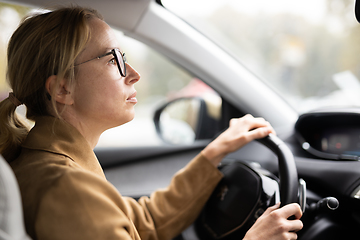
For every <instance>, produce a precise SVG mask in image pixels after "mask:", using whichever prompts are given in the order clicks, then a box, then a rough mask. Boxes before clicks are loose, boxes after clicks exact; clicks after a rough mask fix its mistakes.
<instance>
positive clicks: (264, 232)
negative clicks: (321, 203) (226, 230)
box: [243, 203, 303, 240]
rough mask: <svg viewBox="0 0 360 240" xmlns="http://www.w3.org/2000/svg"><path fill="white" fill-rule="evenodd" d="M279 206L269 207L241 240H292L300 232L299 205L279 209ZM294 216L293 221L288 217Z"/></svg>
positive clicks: (289, 205) (300, 213)
mask: <svg viewBox="0 0 360 240" xmlns="http://www.w3.org/2000/svg"><path fill="white" fill-rule="evenodd" d="M279 206H280V204H276V205H274V206H272V207H269V208H268V209H267V210H266V211H265V212H264V213H263V215H261V216H260V217H259V218H258V219H257V221H256V222H255V224H254V225H253V226H252V227H251V228H250V229H249V231H248V232H247V233H246V235H245V238H244V239H243V240H263V239H267V240H293V239H297V234H296V232H297V231H299V230H301V229H302V227H303V223H302V221H301V220H300V218H301V216H302V211H301V209H300V206H299V204H297V203H291V204H288V205H285V206H284V207H282V208H279ZM291 216H295V219H294V220H289V217H291Z"/></svg>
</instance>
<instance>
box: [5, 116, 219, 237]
mask: <svg viewBox="0 0 360 240" xmlns="http://www.w3.org/2000/svg"><path fill="white" fill-rule="evenodd" d="M11 166H12V168H13V170H14V172H15V175H16V177H17V179H18V182H19V185H20V190H21V194H22V198H23V206H24V214H25V224H26V229H27V232H28V233H29V235H30V236H31V237H32V238H34V239H39V240H43V239H49V240H57V239H64V240H80V239H86V240H91V239H96V240H100V239H104V240H110V239H140V238H141V239H171V238H173V237H174V236H176V235H177V234H179V233H180V232H181V231H182V230H184V229H185V228H186V227H187V226H188V225H190V224H191V223H192V222H193V221H194V220H195V218H196V216H197V215H198V213H199V211H200V210H201V208H202V206H203V205H204V203H205V202H206V200H207V199H208V197H209V196H210V194H211V192H212V191H213V189H214V188H215V186H216V185H217V183H218V182H219V181H220V179H221V178H222V175H221V173H220V172H219V171H218V170H217V169H216V168H214V167H213V166H212V165H211V164H210V163H209V161H208V160H207V159H205V157H204V156H202V155H201V154H199V155H198V156H197V157H195V159H193V160H192V161H191V162H190V163H189V164H188V165H187V166H186V167H185V168H184V169H183V170H180V171H179V172H178V173H177V174H176V175H175V176H174V178H173V179H172V181H171V183H170V185H169V187H168V188H167V189H163V190H159V191H157V192H155V193H153V194H152V195H151V197H150V198H148V197H142V198H141V199H140V200H139V201H138V202H137V201H135V200H134V199H131V198H128V197H123V196H121V195H120V194H119V192H118V191H117V190H116V189H115V187H114V186H113V185H112V184H111V183H110V182H108V181H107V180H106V178H105V175H104V173H103V170H102V168H101V166H100V164H99V162H98V160H97V158H96V156H95V154H94V152H93V150H92V149H91V147H90V146H89V144H88V143H87V141H86V140H85V139H84V138H83V137H82V135H81V134H80V133H79V132H78V131H77V130H76V129H75V128H74V127H72V126H71V125H70V124H68V123H66V122H64V121H61V120H58V119H55V118H53V117H41V118H39V119H38V120H37V121H36V125H35V127H34V128H33V129H32V130H31V131H30V133H29V135H28V137H27V139H26V140H25V141H24V143H23V144H22V152H21V155H20V157H19V158H17V159H16V160H15V161H13V162H12V163H11Z"/></svg>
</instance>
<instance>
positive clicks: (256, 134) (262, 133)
mask: <svg viewBox="0 0 360 240" xmlns="http://www.w3.org/2000/svg"><path fill="white" fill-rule="evenodd" d="M270 133H273V129H272V128H271V127H259V128H256V129H253V130H251V131H249V132H248V138H250V139H251V140H252V139H259V138H264V137H266V136H268V135H269V134H270Z"/></svg>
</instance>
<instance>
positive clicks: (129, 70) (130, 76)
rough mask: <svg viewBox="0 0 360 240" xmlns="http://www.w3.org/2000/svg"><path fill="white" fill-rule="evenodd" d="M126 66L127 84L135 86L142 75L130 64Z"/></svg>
mask: <svg viewBox="0 0 360 240" xmlns="http://www.w3.org/2000/svg"><path fill="white" fill-rule="evenodd" d="M125 64H126V77H125V83H126V84H129V85H131V84H135V83H136V82H138V81H139V80H140V77H141V76H140V73H138V72H137V71H136V70H135V69H134V68H133V67H132V66H131V65H130V64H128V63H125Z"/></svg>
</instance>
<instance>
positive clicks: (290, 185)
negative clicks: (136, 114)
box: [257, 134, 299, 207]
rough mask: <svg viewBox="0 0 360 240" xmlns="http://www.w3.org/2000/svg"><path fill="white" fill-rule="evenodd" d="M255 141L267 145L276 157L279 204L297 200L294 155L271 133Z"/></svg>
mask: <svg viewBox="0 0 360 240" xmlns="http://www.w3.org/2000/svg"><path fill="white" fill-rule="evenodd" d="M257 141H258V142H260V143H261V144H263V145H265V146H266V147H268V148H269V149H270V150H271V151H272V152H273V153H274V154H275V155H276V156H277V157H278V164H279V166H278V169H279V178H280V202H281V205H280V206H281V207H282V206H285V205H287V204H289V203H294V202H297V199H298V189H299V184H298V174H297V170H296V164H295V160H294V155H293V154H292V152H291V151H290V149H289V148H288V146H286V144H285V143H284V142H283V141H282V140H281V139H280V138H278V137H277V136H275V135H273V134H269V135H268V136H266V137H265V138H262V139H258V140H257Z"/></svg>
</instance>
